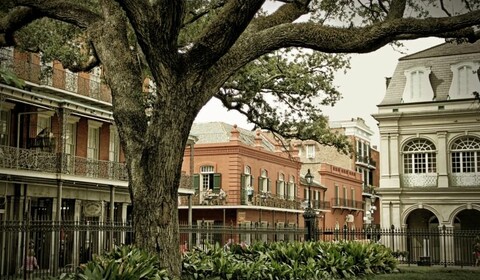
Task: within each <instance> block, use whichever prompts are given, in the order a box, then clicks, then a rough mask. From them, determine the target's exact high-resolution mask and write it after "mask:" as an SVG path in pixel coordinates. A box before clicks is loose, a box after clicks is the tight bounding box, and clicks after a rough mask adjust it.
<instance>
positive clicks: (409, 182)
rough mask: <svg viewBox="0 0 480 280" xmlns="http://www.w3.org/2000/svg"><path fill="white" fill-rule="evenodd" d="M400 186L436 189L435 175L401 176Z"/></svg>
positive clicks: (436, 176) (436, 178) (436, 175)
mask: <svg viewBox="0 0 480 280" xmlns="http://www.w3.org/2000/svg"><path fill="white" fill-rule="evenodd" d="M401 179H402V186H403V187H406V188H424V187H437V181H438V174H437V173H422V174H403V175H402V176H401Z"/></svg>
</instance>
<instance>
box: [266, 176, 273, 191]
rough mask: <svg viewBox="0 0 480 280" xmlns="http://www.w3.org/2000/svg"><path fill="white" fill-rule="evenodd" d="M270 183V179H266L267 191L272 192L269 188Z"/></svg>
mask: <svg viewBox="0 0 480 280" xmlns="http://www.w3.org/2000/svg"><path fill="white" fill-rule="evenodd" d="M271 184H272V181H271V180H270V179H267V192H270V193H271V192H272V191H271V189H270V185H271Z"/></svg>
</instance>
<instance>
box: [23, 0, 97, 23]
mask: <svg viewBox="0 0 480 280" xmlns="http://www.w3.org/2000/svg"><path fill="white" fill-rule="evenodd" d="M15 4H16V5H17V6H26V7H30V8H32V9H34V10H35V12H38V13H41V14H43V15H44V16H47V17H49V18H52V19H57V20H60V21H64V22H67V23H70V24H73V25H76V26H78V27H80V28H87V27H88V26H90V25H92V24H94V23H96V22H99V21H100V20H102V18H101V17H100V16H99V15H98V14H97V13H95V12H92V11H91V10H89V9H87V8H85V7H84V6H82V5H78V4H74V3H72V2H66V1H62V0H15Z"/></svg>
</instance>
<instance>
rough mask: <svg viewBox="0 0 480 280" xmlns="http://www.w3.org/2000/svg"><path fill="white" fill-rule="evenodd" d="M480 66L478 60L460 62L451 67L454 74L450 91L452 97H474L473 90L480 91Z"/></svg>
mask: <svg viewBox="0 0 480 280" xmlns="http://www.w3.org/2000/svg"><path fill="white" fill-rule="evenodd" d="M479 66H480V63H478V62H460V63H457V64H453V65H452V66H451V67H450V69H451V70H452V74H453V76H452V84H451V85H450V90H449V91H448V95H449V96H450V99H461V98H473V92H474V91H477V92H479V91H480V80H479V78H478V74H477V72H478V69H479Z"/></svg>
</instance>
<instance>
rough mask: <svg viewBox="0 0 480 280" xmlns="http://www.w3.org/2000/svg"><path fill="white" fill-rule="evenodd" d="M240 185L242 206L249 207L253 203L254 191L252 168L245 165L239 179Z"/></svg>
mask: <svg viewBox="0 0 480 280" xmlns="http://www.w3.org/2000/svg"><path fill="white" fill-rule="evenodd" d="M241 184H242V190H243V193H244V194H243V196H242V204H248V205H250V204H251V203H252V202H253V194H254V192H255V190H254V189H253V176H252V168H250V166H248V165H245V168H244V171H243V174H242V177H241Z"/></svg>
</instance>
